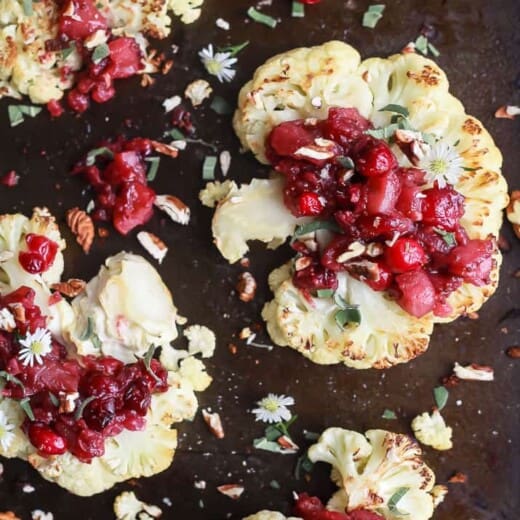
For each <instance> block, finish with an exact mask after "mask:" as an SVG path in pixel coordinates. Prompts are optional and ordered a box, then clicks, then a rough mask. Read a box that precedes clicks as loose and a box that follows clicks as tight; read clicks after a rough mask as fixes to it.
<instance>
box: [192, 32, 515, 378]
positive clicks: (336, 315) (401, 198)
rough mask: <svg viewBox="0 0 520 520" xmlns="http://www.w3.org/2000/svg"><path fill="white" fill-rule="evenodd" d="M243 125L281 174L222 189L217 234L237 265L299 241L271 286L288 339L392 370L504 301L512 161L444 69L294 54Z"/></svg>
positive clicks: (277, 326)
mask: <svg viewBox="0 0 520 520" xmlns="http://www.w3.org/2000/svg"><path fill="white" fill-rule="evenodd" d="M234 128H235V131H236V132H237V135H238V136H239V138H240V140H241V143H242V145H243V147H244V148H246V149H248V150H251V151H252V152H253V154H254V155H255V156H256V158H257V159H258V160H259V161H260V162H262V163H265V164H269V165H271V166H272V168H273V169H274V172H273V173H272V175H271V178H269V179H253V180H252V181H251V182H250V183H249V184H245V185H242V186H241V187H238V186H237V185H236V184H235V183H233V182H231V181H227V182H226V183H223V184H221V185H218V183H211V184H209V185H208V186H207V188H206V189H205V190H204V191H203V192H202V193H201V200H203V202H205V203H207V204H210V205H211V204H214V202H215V201H216V202H218V204H217V209H216V211H215V216H214V219H213V224H212V227H213V235H214V237H215V243H216V245H217V247H218V248H219V249H220V251H221V252H222V254H223V256H224V257H225V258H227V259H228V260H229V261H231V262H235V261H237V260H239V259H240V257H241V256H242V255H243V254H245V252H246V251H247V241H248V240H255V239H256V240H262V241H264V242H266V243H268V244H269V247H277V246H278V245H280V244H282V243H284V242H285V240H286V239H287V238H289V237H291V246H292V248H293V249H294V250H295V251H296V253H297V254H296V256H295V257H294V258H293V260H292V261H290V262H288V263H286V264H285V265H283V266H281V267H280V268H278V269H275V270H274V271H273V272H272V273H271V275H270V276H269V285H270V287H271V290H272V291H273V293H274V299H273V300H272V301H271V302H268V303H267V304H266V305H265V307H264V309H263V312H262V316H263V318H264V319H265V321H266V322H267V329H268V332H269V334H270V336H271V338H272V340H273V341H274V342H275V343H276V344H278V345H280V346H290V347H291V348H294V349H296V350H298V351H299V352H301V353H302V354H303V355H305V356H306V357H308V358H310V359H311V360H313V361H314V362H316V363H320V364H331V363H344V364H345V365H347V366H351V367H354V368H386V367H390V366H392V365H395V364H397V363H404V362H407V361H409V360H411V359H413V358H414V357H416V356H418V355H420V354H421V353H423V352H424V351H425V350H426V349H427V347H428V344H429V339H430V335H431V333H432V331H433V326H434V324H435V323H440V322H448V321H452V320H454V319H456V318H457V317H459V316H461V315H464V314H468V313H470V312H474V311H476V310H478V309H479V308H480V307H481V306H482V305H483V304H484V302H485V301H486V300H487V299H488V298H489V297H490V296H491V295H492V294H493V292H494V291H495V289H496V286H497V283H498V272H499V267H500V263H501V259H502V258H501V254H500V251H499V250H498V247H497V243H496V239H497V237H498V232H499V229H500V226H501V223H502V210H503V208H504V207H505V206H506V205H507V201H508V196H507V185H506V182H505V180H504V178H503V176H502V174H501V166H502V156H501V154H500V151H499V150H498V148H497V147H496V146H495V144H494V142H493V139H492V138H491V136H490V135H489V133H488V132H487V131H486V129H485V128H484V127H483V126H482V124H481V123H480V121H478V120H477V119H475V118H474V117H472V116H470V115H468V114H466V112H465V110H464V106H463V105H462V103H460V101H458V100H457V99H456V98H455V97H454V96H452V95H451V94H450V92H449V84H448V80H447V78H446V75H445V74H444V72H443V71H442V70H441V69H440V68H439V67H438V65H437V64H435V63H434V62H433V61H431V60H428V59H427V58H425V57H423V56H420V55H417V54H414V53H405V54H399V55H394V56H391V57H389V58H387V59H381V58H370V59H368V60H365V61H363V62H362V61H361V60H360V56H359V54H358V52H357V51H356V50H355V49H354V48H352V47H351V46H349V45H346V44H344V43H342V42H337V41H332V42H328V43H325V44H323V45H320V46H317V47H311V48H299V49H294V50H291V51H287V52H285V53H283V54H280V55H278V56H274V57H273V58H271V59H269V60H268V61H267V62H266V63H265V64H263V65H261V66H260V67H259V68H258V69H257V70H256V71H255V73H254V75H253V78H252V79H251V81H249V82H248V83H246V84H245V85H244V87H243V88H242V90H241V92H240V95H239V100H238V109H237V110H236V112H235V115H234ZM255 216H256V217H257V218H255ZM266 223H269V225H270V226H269V229H266ZM230 224H234V225H230Z"/></svg>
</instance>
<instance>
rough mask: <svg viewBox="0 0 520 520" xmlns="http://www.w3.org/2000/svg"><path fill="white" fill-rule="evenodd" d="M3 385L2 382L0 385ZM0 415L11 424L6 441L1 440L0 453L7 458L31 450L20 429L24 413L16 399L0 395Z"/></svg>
mask: <svg viewBox="0 0 520 520" xmlns="http://www.w3.org/2000/svg"><path fill="white" fill-rule="evenodd" d="M1 386H2V387H3V384H2V385H1ZM0 415H2V416H3V417H4V418H5V421H6V423H7V424H8V425H11V426H13V429H12V430H10V433H11V434H12V435H9V439H10V440H9V441H8V442H5V440H4V442H1V441H2V439H0V455H1V456H2V457H6V458H8V459H10V458H13V457H22V458H23V457H24V456H26V455H27V453H29V452H30V451H31V448H32V446H31V443H30V442H29V439H28V438H27V435H25V433H23V431H22V424H23V422H24V420H25V413H24V411H23V410H22V409H21V407H20V405H19V404H18V402H17V401H15V400H13V399H9V398H5V397H0Z"/></svg>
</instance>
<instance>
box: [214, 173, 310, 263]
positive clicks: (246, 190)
mask: <svg viewBox="0 0 520 520" xmlns="http://www.w3.org/2000/svg"><path fill="white" fill-rule="evenodd" d="M283 183H284V180H283V179H282V178H280V177H278V178H273V179H253V180H252V181H251V183H249V184H243V185H242V186H241V187H240V188H238V187H237V186H236V184H234V183H232V184H231V185H230V190H229V192H228V193H227V195H226V196H225V197H224V198H223V199H222V200H220V202H219V203H218V206H217V209H216V211H215V214H214V216H213V223H212V230H213V238H214V241H215V245H216V246H217V248H218V249H219V251H220V252H221V253H222V256H224V258H225V259H226V260H228V261H229V262H230V263H234V262H237V261H238V260H240V258H242V257H243V256H244V255H245V254H246V253H247V251H248V250H249V247H248V245H247V242H248V241H249V240H261V241H262V242H266V243H269V242H273V241H280V243H283V242H284V241H285V240H286V239H287V237H289V236H290V235H292V234H293V233H294V230H295V228H296V226H298V225H300V224H304V223H305V222H308V220H309V219H308V218H297V217H295V216H293V215H292V213H291V212H290V211H289V210H288V209H287V208H286V207H285V204H284V202H283ZM206 197H207V195H205V196H204V198H206Z"/></svg>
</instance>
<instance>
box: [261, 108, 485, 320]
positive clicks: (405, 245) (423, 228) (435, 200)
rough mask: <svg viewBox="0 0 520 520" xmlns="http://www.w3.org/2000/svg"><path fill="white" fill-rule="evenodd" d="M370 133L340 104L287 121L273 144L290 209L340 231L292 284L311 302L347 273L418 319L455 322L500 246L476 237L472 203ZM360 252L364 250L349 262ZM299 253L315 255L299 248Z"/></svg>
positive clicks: (269, 149)
mask: <svg viewBox="0 0 520 520" xmlns="http://www.w3.org/2000/svg"><path fill="white" fill-rule="evenodd" d="M371 128H372V125H371V124H370V122H369V121H368V120H367V119H365V118H364V117H362V116H361V115H360V114H359V112H358V111H357V110H356V109H354V108H337V107H334V108H331V109H330V110H329V113H328V117H327V119H325V120H321V121H320V120H316V119H305V120H298V121H292V122H284V123H281V124H280V125H278V126H276V127H275V128H273V130H272V131H271V133H270V134H269V135H268V137H267V140H266V155H267V158H268V159H269V161H270V162H271V163H272V165H273V167H274V168H275V169H276V170H277V171H279V172H280V173H282V174H283V175H284V177H285V186H284V202H285V205H286V206H287V207H288V208H289V210H290V211H291V212H292V213H293V214H294V215H295V216H297V217H302V216H306V217H316V218H319V219H320V220H333V221H335V222H336V223H337V225H338V226H339V229H340V231H339V232H337V233H336V234H335V235H334V236H333V238H332V240H331V241H330V243H329V245H328V246H327V247H325V248H324V249H322V250H321V252H319V253H313V254H310V255H309V258H311V261H310V263H309V264H308V265H306V266H305V267H304V268H303V269H300V270H297V271H296V272H295V274H294V276H293V281H294V284H295V285H296V286H297V287H298V288H300V289H301V290H302V291H303V292H304V295H305V296H306V297H308V296H309V295H310V294H311V293H312V292H315V291H316V290H317V289H323V288H335V287H336V286H337V279H336V276H337V275H336V273H337V272H339V271H346V272H348V273H349V274H351V275H352V276H354V277H355V278H357V279H359V280H362V281H364V282H365V283H366V284H367V285H369V286H370V287H371V288H372V289H374V290H375V291H384V290H387V291H389V292H390V293H391V294H392V296H393V297H394V298H395V300H396V301H397V302H398V303H399V304H400V305H401V306H402V307H403V308H404V309H405V310H407V311H408V312H409V313H410V314H413V315H414V316H418V317H419V316H423V315H424V314H426V313H428V312H431V311H433V312H434V313H435V314H436V315H438V316H448V315H449V314H450V312H451V307H450V305H449V304H448V302H447V300H448V298H449V296H450V294H451V293H452V292H453V291H454V290H456V289H457V288H458V287H460V284H461V283H462V282H467V283H472V284H474V285H483V284H486V283H489V277H490V273H491V270H492V268H493V265H494V260H493V257H492V255H493V251H494V248H495V244H494V241H493V240H492V239H488V240H469V239H468V236H467V234H466V232H465V230H464V228H463V227H462V226H461V224H460V220H461V218H462V216H463V215H464V211H465V199H464V196H463V195H462V194H461V193H459V192H458V191H456V190H455V189H454V188H453V187H452V186H446V187H443V188H441V187H439V186H438V184H437V183H435V184H434V185H433V186H431V185H428V184H427V183H426V180H425V172H424V171H422V170H420V169H419V168H404V167H399V164H398V161H397V158H396V157H395V155H394V153H393V152H392V150H391V148H390V147H389V145H388V144H387V143H386V142H385V141H383V140H380V139H376V138H374V137H372V136H370V135H368V134H366V131H367V130H369V129H371ZM354 242H356V243H357V244H354ZM354 246H355V247H356V248H357V250H358V251H360V252H359V253H357V254H354V255H351V254H350V249H349V248H351V247H354ZM293 247H294V248H295V250H297V251H298V252H300V253H301V252H303V253H304V254H308V253H309V252H305V251H303V250H302V248H301V247H300V244H299V242H298V241H296V242H293ZM360 248H361V249H360ZM303 249H305V248H303ZM343 253H347V254H346V255H343ZM342 255H343V259H342V261H338V258H339V257H341V256H342Z"/></svg>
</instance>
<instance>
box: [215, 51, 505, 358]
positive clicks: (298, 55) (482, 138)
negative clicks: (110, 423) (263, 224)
mask: <svg viewBox="0 0 520 520" xmlns="http://www.w3.org/2000/svg"><path fill="white" fill-rule="evenodd" d="M316 99H318V100H319V103H317V102H316ZM387 105H400V106H403V107H405V108H406V109H407V110H408V112H409V117H408V121H409V123H410V124H411V126H412V127H413V128H414V129H415V130H417V131H419V132H422V133H423V134H428V135H431V136H432V137H433V138H435V139H439V140H444V141H446V142H448V143H450V145H452V146H454V147H455V149H456V150H457V152H458V153H459V154H460V156H461V157H462V159H463V161H464V166H465V170H464V173H463V174H462V175H461V177H460V179H459V180H458V182H457V183H456V184H455V185H454V188H455V189H456V190H457V191H458V192H460V193H461V194H462V195H464V197H465V212H464V215H463V217H462V219H461V225H462V226H463V228H464V229H465V231H466V232H467V234H468V236H469V238H470V239H486V238H490V237H491V238H495V239H496V238H498V234H499V229H500V227H501V225H502V210H503V208H504V207H505V206H506V205H507V203H508V195H507V184H506V181H505V179H504V177H503V176H502V174H501V166H502V155H501V153H500V151H499V149H498V148H497V147H496V146H495V143H494V141H493V139H492V137H491V136H490V134H489V133H488V132H487V130H486V129H485V128H484V126H483V125H482V123H481V122H480V121H479V120H478V119H476V118H474V117H472V116H470V115H468V114H466V112H465V109H464V106H463V105H462V103H461V102H460V101H459V100H457V99H456V98H455V97H454V96H453V95H452V94H450V92H449V83H448V80H447V78H446V75H445V73H444V72H443V71H442V70H441V69H440V68H439V66H438V65H437V64H436V63H434V62H433V61H431V60H429V59H427V58H425V57H424V56H421V55H418V54H415V53H404V54H397V55H394V56H390V57H389V58H386V59H383V58H370V59H367V60H365V61H361V59H360V56H359V53H358V52H357V51H356V50H355V49H354V48H352V47H351V46H349V45H347V44H345V43H342V42H339V41H331V42H328V43H325V44H323V45H320V46H316V47H311V48H299V49H293V50H290V51H287V52H284V53H282V54H279V55H277V56H274V57H272V58H271V59H269V60H268V61H267V62H266V63H264V64H263V65H261V66H260V67H258V69H257V70H256V72H255V73H254V75H253V78H252V79H251V80H250V81H249V82H248V83H246V84H245V85H244V86H243V87H242V89H241V91H240V95H239V99H238V108H237V110H236V112H235V115H234V120H233V123H234V128H235V131H236V133H237V135H238V137H239V139H240V141H241V143H242V146H243V148H245V149H247V150H250V151H251V152H252V153H253V154H254V155H255V156H256V158H257V159H258V160H259V161H260V162H263V163H268V160H267V157H266V150H265V142H266V138H267V136H268V135H269V133H270V132H271V130H272V129H273V128H274V127H275V126H276V125H278V124H280V123H282V122H287V121H293V120H296V119H309V118H317V119H324V118H326V116H327V113H328V109H329V108H330V107H344V108H349V107H353V108H356V109H357V110H358V111H359V112H360V114H361V115H362V116H364V117H366V118H368V119H369V120H370V121H371V122H372V123H373V125H374V127H375V128H379V127H384V126H387V125H388V124H390V122H391V117H392V114H391V113H390V112H388V111H381V109H382V108H384V107H385V106H387ZM393 150H394V151H395V154H396V156H397V158H398V160H399V163H400V165H401V166H403V167H410V166H412V163H411V162H410V161H409V159H408V158H407V157H406V156H405V155H404V154H403V153H400V150H399V149H398V148H397V146H396V145H393ZM253 182H257V180H256V179H254V180H253V181H252V182H251V184H249V185H242V187H241V190H244V191H245V190H248V191H250V190H251V189H252V188H253ZM249 196H250V197H252V194H250V195H249ZM278 197H279V198H281V197H282V194H281V193H280V194H279V195H278ZM226 204H227V203H226V202H225V199H224V200H223V201H222V202H221V205H219V207H218V208H217V211H216V212H215V216H214V221H213V233H214V237H215V243H216V245H217V247H219V249H221V251H222V252H223V254H224V256H225V257H226V258H228V259H229V258H230V256H231V255H229V253H228V252H227V251H226V250H224V248H222V247H221V244H222V241H223V237H224V236H225V234H224V233H223V232H222V230H221V228H220V224H221V223H223V222H225V220H226V217H225V215H226V214H228V213H229V211H230V210H229V209H228V208H227V207H226ZM285 212H286V214H287V216H282V213H283V207H280V208H279V215H278V221H279V222H290V219H291V217H292V218H293V219H294V217H293V216H292V214H291V213H290V211H289V210H288V209H286V208H285ZM246 215H247V209H246V208H244V211H243V212H242V221H243V222H247V218H246ZM233 217H234V219H235V220H236V219H237V218H238V216H237V214H236V212H235V213H234V215H233ZM240 238H241V240H242V241H244V242H247V240H249V239H254V238H258V234H257V233H255V231H253V230H251V231H249V232H248V231H247V227H246V232H244V230H241V235H240ZM260 239H262V237H260ZM282 239H283V237H282V236H280V240H282ZM264 241H266V242H268V241H269V237H268V238H266V239H265V240H264ZM240 251H245V248H241V249H235V251H234V252H235V254H234V255H232V258H233V261H236V259H237V256H238V254H239V253H240ZM493 260H494V266H493V269H492V271H491V276H490V280H491V281H490V283H489V284H487V285H483V286H476V285H472V284H470V283H463V284H462V285H461V286H460V287H459V288H458V289H457V290H455V291H454V292H453V293H452V294H451V295H450V296H449V298H448V303H449V304H450V306H451V308H452V312H451V314H449V315H448V316H444V317H438V316H433V315H427V316H425V317H423V318H421V319H419V320H418V319H417V318H414V317H413V316H411V315H408V314H407V313H406V312H404V311H402V310H400V309H398V308H397V306H396V305H395V304H394V303H393V302H391V301H390V300H388V298H387V297H386V296H385V294H384V293H381V292H374V291H371V290H370V289H369V288H368V287H367V286H365V285H363V284H361V283H359V282H356V281H355V280H353V279H352V278H351V277H349V276H348V275H342V277H340V280H341V282H340V283H341V284H343V286H344V289H343V290H344V291H346V292H347V295H348V296H349V297H350V298H351V299H352V302H351V303H358V304H359V305H360V309H361V313H362V316H363V321H362V323H361V325H360V326H358V327H351V326H349V327H347V328H346V329H345V330H344V331H341V330H339V329H338V327H334V326H333V321H332V323H331V320H330V312H328V311H327V309H326V308H325V309H323V308H322V307H323V305H325V307H326V304H324V303H323V302H319V301H314V299H313V300H312V301H307V300H305V299H304V298H302V297H301V296H299V295H298V290H297V289H296V288H295V287H294V285H293V284H292V283H291V280H290V275H287V276H285V277H284V281H283V283H282V284H280V285H277V286H276V287H275V288H273V291H274V293H275V298H274V300H273V301H272V302H270V303H268V304H267V305H266V307H265V308H264V311H263V317H264V319H265V320H266V321H267V326H268V330H269V333H270V335H271V337H272V339H273V341H275V343H277V344H279V345H282V346H285V345H288V346H291V347H292V348H295V349H297V350H299V351H300V352H302V353H303V354H304V355H306V356H307V357H309V358H310V359H312V360H313V361H315V362H317V363H338V362H344V363H345V364H347V365H349V366H355V367H357V368H367V367H370V366H373V367H378V368H383V367H388V366H391V365H393V364H396V363H401V362H406V361H409V360H410V359H412V358H414V357H415V356H417V355H418V354H420V353H422V352H424V350H426V348H427V346H428V341H429V335H430V334H431V332H432V326H433V324H435V323H438V322H449V321H452V320H454V319H456V318H458V317H459V316H461V315H465V314H469V313H471V312H475V311H477V310H478V309H479V308H480V307H481V306H482V305H483V304H484V303H485V301H486V300H487V299H488V298H489V297H490V296H491V295H492V294H493V293H494V292H495V290H496V287H497V284H498V278H499V268H500V265H501V262H502V256H501V253H500V251H499V249H498V246H497V245H496V241H495V244H494V251H493ZM277 272H278V273H280V272H281V271H277ZM273 275H274V273H273ZM278 276H279V274H278ZM373 309H378V311H379V314H378V313H377V312H373V311H372V310H373ZM322 311H324V312H322ZM384 316H388V320H386V319H384ZM376 317H377V319H374V318H376ZM397 323H398V324H399V325H397ZM383 324H384V325H383ZM385 327H388V329H387V328H385ZM370 329H372V330H371V331H370Z"/></svg>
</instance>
